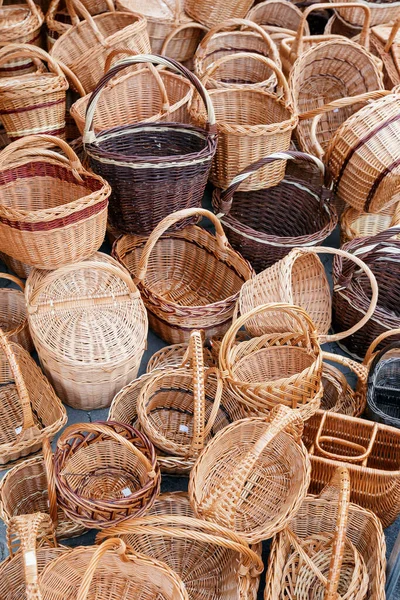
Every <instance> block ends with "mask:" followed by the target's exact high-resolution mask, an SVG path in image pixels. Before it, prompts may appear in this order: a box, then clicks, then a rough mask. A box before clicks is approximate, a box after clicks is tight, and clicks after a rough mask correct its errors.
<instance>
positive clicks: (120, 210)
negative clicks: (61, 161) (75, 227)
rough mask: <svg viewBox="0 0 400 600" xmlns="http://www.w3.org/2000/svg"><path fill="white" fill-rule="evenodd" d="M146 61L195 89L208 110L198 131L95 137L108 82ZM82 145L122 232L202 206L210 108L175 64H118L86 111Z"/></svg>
mask: <svg viewBox="0 0 400 600" xmlns="http://www.w3.org/2000/svg"><path fill="white" fill-rule="evenodd" d="M148 62H150V63H152V64H155V65H163V66H166V67H169V68H171V69H172V70H173V71H176V72H177V73H179V74H181V75H183V76H184V77H185V78H186V79H187V80H188V81H189V82H190V83H192V84H193V85H194V86H195V88H196V89H197V91H198V92H199V94H200V95H201V98H202V101H203V102H204V104H205V106H206V111H207V118H206V120H205V123H204V124H203V126H202V128H199V127H194V126H193V125H191V124H184V123H182V124H180V123H146V124H142V123H136V124H129V123H128V124H124V125H123V126H120V127H114V128H112V129H110V130H107V131H105V132H102V133H100V134H97V135H96V134H95V132H94V130H93V121H94V115H95V111H96V106H97V104H98V99H99V97H100V94H101V92H102V90H103V89H104V86H105V85H106V83H107V82H108V81H109V80H110V79H111V78H112V77H114V76H115V75H116V74H117V73H119V72H120V71H122V70H123V69H125V68H127V67H130V66H132V65H135V64H142V63H148ZM83 142H84V146H85V151H86V153H87V155H88V157H89V159H90V164H91V166H92V168H93V170H94V171H95V172H97V173H99V174H100V173H101V175H102V176H104V177H105V178H106V179H107V181H108V182H109V183H110V185H111V187H112V194H111V197H110V214H109V217H110V221H111V223H112V225H113V226H115V227H116V228H117V229H118V230H120V231H121V232H124V233H136V234H138V235H143V234H147V233H150V232H151V231H152V229H154V227H156V225H158V223H159V222H160V221H161V220H162V219H163V218H164V217H167V216H168V215H169V214H170V213H171V212H174V211H175V210H181V209H183V208H190V207H193V206H201V199H202V197H203V194H204V189H205V186H206V184H207V180H208V174H209V171H210V167H211V162H212V160H213V157H214V154H215V150H216V146H217V136H216V133H215V115H214V109H213V106H212V103H211V100H210V98H209V96H208V93H207V91H206V89H205V88H204V86H203V85H202V84H201V83H200V81H199V80H198V79H197V77H196V76H195V75H193V73H190V71H188V70H187V69H186V68H185V67H183V66H182V65H180V64H179V63H177V62H176V61H174V60H172V59H168V58H164V57H161V56H153V55H138V56H132V57H129V58H126V59H124V60H121V61H120V62H118V64H117V65H115V66H114V67H113V68H112V69H111V70H110V71H109V72H108V73H107V74H106V75H105V76H104V77H103V78H102V79H101V80H100V81H99V83H98V85H97V88H96V89H95V91H94V92H93V94H92V96H91V98H90V100H89V104H88V107H87V110H86V123H85V130H84V134H83Z"/></svg>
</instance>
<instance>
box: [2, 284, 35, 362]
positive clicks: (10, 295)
mask: <svg viewBox="0 0 400 600" xmlns="http://www.w3.org/2000/svg"><path fill="white" fill-rule="evenodd" d="M0 279H5V280H6V281H12V282H13V283H15V284H16V285H17V286H18V287H19V288H20V289H19V290H18V289H15V288H11V287H5V288H0V328H1V329H2V331H3V333H4V334H5V335H6V337H7V338H8V339H9V340H10V341H11V342H15V343H16V344H20V346H22V347H23V348H25V350H27V352H32V351H33V342H32V338H31V336H30V333H29V326H28V317H27V314H26V306H25V297H24V294H23V292H24V289H25V285H24V284H23V282H22V281H21V280H20V279H18V277H14V275H10V274H9V273H0Z"/></svg>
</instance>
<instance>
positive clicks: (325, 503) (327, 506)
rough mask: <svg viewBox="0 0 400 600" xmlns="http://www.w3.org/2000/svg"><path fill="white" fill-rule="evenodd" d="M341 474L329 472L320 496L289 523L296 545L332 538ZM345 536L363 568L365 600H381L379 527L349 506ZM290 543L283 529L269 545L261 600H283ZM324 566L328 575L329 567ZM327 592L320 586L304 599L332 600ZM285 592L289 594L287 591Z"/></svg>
mask: <svg viewBox="0 0 400 600" xmlns="http://www.w3.org/2000/svg"><path fill="white" fill-rule="evenodd" d="M344 473H345V469H344V468H343V467H339V468H338V469H336V470H333V476H332V480H331V481H330V482H329V484H328V485H327V486H326V487H325V488H324V489H323V490H322V492H321V494H320V495H319V496H317V497H315V496H307V498H306V499H305V500H304V502H303V504H302V505H301V507H300V510H299V512H298V513H297V515H296V516H295V517H294V519H293V520H292V521H291V522H290V523H289V525H288V528H290V531H291V532H292V533H293V534H294V536H296V539H297V540H299V541H300V543H303V541H305V540H306V539H307V538H312V537H317V538H318V540H320V541H321V540H322V539H323V538H324V537H327V536H332V533H334V532H335V529H336V523H337V519H338V504H339V499H340V496H341V491H342V490H343V484H344V483H345V481H346V479H347V478H346V479H344V478H343V475H344ZM347 477H348V476H347ZM346 535H347V539H348V540H349V541H350V542H352V544H353V545H354V547H355V549H356V550H357V551H358V553H359V555H360V558H361V560H362V562H363V563H364V564H365V566H366V568H367V573H368V592H367V598H368V600H385V568H386V559H385V550H386V544H385V536H384V534H383V531H382V525H381V523H380V522H379V520H378V519H377V517H376V516H375V515H374V514H373V513H372V512H370V511H369V510H366V509H365V508H361V506H357V505H356V504H352V503H350V504H349V506H348V517H347V527H346ZM292 539H293V538H291V537H289V532H288V529H285V530H283V531H281V532H280V533H278V534H277V535H276V537H275V538H274V540H273V542H272V547H271V553H270V559H269V566H268V571H267V578H266V587H265V595H264V599H265V600H278V599H279V600H280V599H281V598H282V597H283V595H282V591H283V590H282V581H283V578H284V574H285V572H287V564H288V559H289V556H290V555H291V553H292V544H291V542H292ZM307 563H308V561H306V559H305V557H304V563H303V565H304V567H302V568H306V565H307ZM327 566H328V570H327V575H328V573H329V565H327ZM345 569H346V564H345V563H343V568H342V572H343V575H345ZM304 572H305V571H304ZM310 575H311V573H310ZM332 575H333V573H332ZM336 576H337V572H336ZM328 581H333V582H334V581H335V579H332V578H330V577H328ZM347 589H348V588H347V586H345V589H343V590H340V592H341V595H340V597H341V598H347ZM328 590H329V588H328V589H326V590H325V589H324V586H323V587H322V589H321V587H320V585H318V584H317V586H316V590H313V592H314V591H315V592H316V593H315V595H314V594H312V595H309V596H306V597H307V600H308V598H314V597H315V598H328V597H330V598H332V596H327V595H326V593H327V592H328ZM286 591H287V592H288V594H290V592H289V591H288V588H287V589H286ZM317 591H319V594H317ZM324 592H325V595H324ZM340 592H339V593H340ZM284 597H285V598H288V599H289V598H292V596H291V595H285V596H284ZM297 597H298V598H302V597H303V596H300V595H299V596H297ZM338 597H339V596H337V595H336V594H335V595H334V596H333V598H338ZM349 597H351V596H349Z"/></svg>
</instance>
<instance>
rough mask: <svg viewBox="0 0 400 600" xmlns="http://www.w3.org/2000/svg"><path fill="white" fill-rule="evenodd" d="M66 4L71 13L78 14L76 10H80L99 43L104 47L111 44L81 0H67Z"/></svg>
mask: <svg viewBox="0 0 400 600" xmlns="http://www.w3.org/2000/svg"><path fill="white" fill-rule="evenodd" d="M65 4H66V6H67V11H68V12H69V13H70V14H76V12H78V13H79V14H80V15H81V17H83V18H84V19H85V21H86V22H87V24H88V25H89V27H90V29H91V30H92V32H93V34H94V36H95V37H96V39H97V41H98V42H99V44H101V45H102V46H103V47H104V48H109V47H110V44H109V43H108V42H107V41H106V39H105V38H104V36H103V34H102V33H101V31H100V29H99V28H98V27H97V25H96V22H95V20H94V19H93V17H92V15H91V14H90V12H89V11H88V10H87V8H86V7H85V6H84V5H83V4H82V2H81V1H80V0H65Z"/></svg>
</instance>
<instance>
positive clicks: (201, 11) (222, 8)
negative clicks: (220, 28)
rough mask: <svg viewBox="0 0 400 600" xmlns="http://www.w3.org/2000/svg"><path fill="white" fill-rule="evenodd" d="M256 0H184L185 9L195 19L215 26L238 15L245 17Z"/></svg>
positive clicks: (239, 17) (238, 16) (240, 17)
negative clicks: (219, 0)
mask: <svg viewBox="0 0 400 600" xmlns="http://www.w3.org/2000/svg"><path fill="white" fill-rule="evenodd" d="M253 1H254V0H226V2H215V0H184V7H185V11H186V12H187V14H188V15H189V16H191V17H192V18H193V19H194V20H195V21H198V22H199V23H202V24H203V25H206V27H213V26H214V25H217V24H218V23H221V22H222V21H226V20H227V19H231V18H232V17H237V18H238V19H243V18H244V17H245V16H246V13H247V11H248V10H249V8H250V7H251V5H252V4H253Z"/></svg>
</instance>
